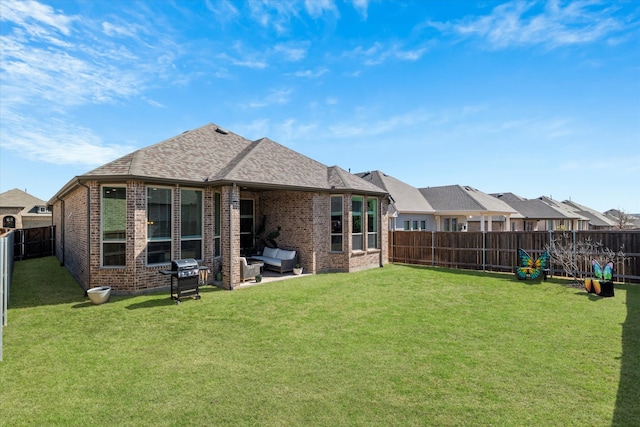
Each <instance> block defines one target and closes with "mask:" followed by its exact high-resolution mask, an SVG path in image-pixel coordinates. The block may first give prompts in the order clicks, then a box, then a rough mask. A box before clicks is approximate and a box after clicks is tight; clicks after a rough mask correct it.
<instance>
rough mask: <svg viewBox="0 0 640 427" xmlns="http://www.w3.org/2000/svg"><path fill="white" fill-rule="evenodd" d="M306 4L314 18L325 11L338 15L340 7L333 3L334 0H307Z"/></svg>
mask: <svg viewBox="0 0 640 427" xmlns="http://www.w3.org/2000/svg"><path fill="white" fill-rule="evenodd" d="M304 6H305V8H306V9H307V13H308V14H309V16H311V17H312V18H316V19H317V18H320V17H321V16H322V15H323V14H324V13H325V12H330V13H333V14H334V15H336V16H337V15H338V14H339V13H338V9H337V8H336V5H335V4H334V3H333V0H305V1H304Z"/></svg>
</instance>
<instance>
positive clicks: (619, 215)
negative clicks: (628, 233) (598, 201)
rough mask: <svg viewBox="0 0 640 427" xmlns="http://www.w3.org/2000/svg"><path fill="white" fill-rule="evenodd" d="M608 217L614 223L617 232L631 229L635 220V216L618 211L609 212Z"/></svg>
mask: <svg viewBox="0 0 640 427" xmlns="http://www.w3.org/2000/svg"><path fill="white" fill-rule="evenodd" d="M609 216H610V217H611V219H613V220H614V221H615V225H614V227H615V228H616V229H617V230H625V229H627V228H633V226H634V222H635V221H636V220H637V218H636V217H635V216H633V215H631V214H630V213H627V212H625V211H624V210H620V209H611V210H610V211H609Z"/></svg>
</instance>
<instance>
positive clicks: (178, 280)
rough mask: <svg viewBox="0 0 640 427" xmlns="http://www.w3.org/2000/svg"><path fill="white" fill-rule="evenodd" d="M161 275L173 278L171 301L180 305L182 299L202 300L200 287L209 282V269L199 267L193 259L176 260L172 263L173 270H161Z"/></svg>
mask: <svg viewBox="0 0 640 427" xmlns="http://www.w3.org/2000/svg"><path fill="white" fill-rule="evenodd" d="M160 273H161V274H164V275H168V276H171V299H175V300H176V303H177V304H180V299H181V298H182V297H187V296H189V297H193V298H194V299H200V290H199V287H200V285H204V284H205V283H206V282H207V278H208V275H209V267H205V266H200V265H198V261H196V260H195V259H193V258H185V259H176V260H173V261H171V270H161V271H160ZM174 280H175V286H174Z"/></svg>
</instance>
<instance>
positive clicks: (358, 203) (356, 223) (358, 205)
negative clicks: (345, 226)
mask: <svg viewBox="0 0 640 427" xmlns="http://www.w3.org/2000/svg"><path fill="white" fill-rule="evenodd" d="M363 208H364V203H363V200H362V197H360V196H353V197H352V198H351V218H352V224H351V250H352V251H361V250H363V249H364V246H363V240H362V231H363V230H362V210H363Z"/></svg>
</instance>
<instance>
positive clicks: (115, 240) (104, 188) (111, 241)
mask: <svg viewBox="0 0 640 427" xmlns="http://www.w3.org/2000/svg"><path fill="white" fill-rule="evenodd" d="M108 189H111V190H124V199H123V200H124V216H123V218H120V221H119V222H121V221H124V229H123V230H121V233H123V234H122V236H119V237H112V238H105V231H106V230H105V219H106V218H107V212H106V211H105V208H106V203H105V199H106V198H105V193H106V192H108ZM114 200H118V198H116V199H114ZM120 200H122V199H120ZM107 245H109V246H111V245H118V246H120V250H119V251H120V252H122V255H121V257H122V258H121V259H122V263H117V264H110V263H106V262H105V256H107V253H108V252H107V251H105V246H107ZM111 256H113V255H111ZM126 266H127V186H126V185H122V184H116V185H114V184H111V185H108V184H103V185H101V186H100V267H101V268H124V267H126Z"/></svg>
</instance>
